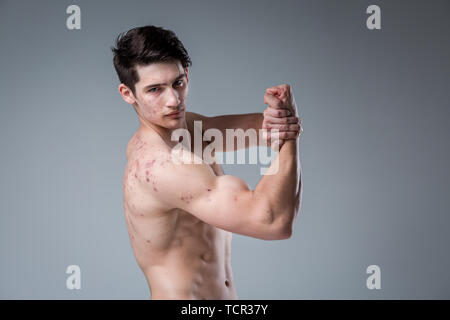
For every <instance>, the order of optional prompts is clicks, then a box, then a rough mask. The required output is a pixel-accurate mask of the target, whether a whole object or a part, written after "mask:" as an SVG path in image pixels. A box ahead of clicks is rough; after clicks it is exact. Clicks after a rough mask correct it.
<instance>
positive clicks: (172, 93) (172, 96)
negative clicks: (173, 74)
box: [166, 88, 180, 107]
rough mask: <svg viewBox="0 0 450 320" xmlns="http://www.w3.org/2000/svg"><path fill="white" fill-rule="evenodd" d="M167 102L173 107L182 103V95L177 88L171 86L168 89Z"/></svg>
mask: <svg viewBox="0 0 450 320" xmlns="http://www.w3.org/2000/svg"><path fill="white" fill-rule="evenodd" d="M166 104H167V105H168V106H173V107H175V106H178V105H179V104H180V97H179V95H178V92H177V91H176V90H175V89H173V88H169V89H168V90H166Z"/></svg>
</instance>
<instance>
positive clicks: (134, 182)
mask: <svg viewBox="0 0 450 320" xmlns="http://www.w3.org/2000/svg"><path fill="white" fill-rule="evenodd" d="M190 131H191V130H190ZM154 149H158V150H165V152H167V153H166V155H167V157H162V156H160V157H157V158H156V159H153V160H154V162H153V160H151V161H147V162H145V161H142V160H141V159H149V155H151V154H152V153H153V150H154ZM150 158H151V156H150ZM127 159H128V164H127V167H126V172H125V177H124V208H125V217H126V223H127V228H128V232H129V236H130V241H131V245H132V248H133V251H134V253H135V256H136V259H137V261H138V264H139V266H140V268H141V269H142V270H143V272H144V274H145V276H146V278H147V282H148V284H149V286H150V290H151V293H152V295H151V298H152V299H196V300H201V299H237V293H236V288H235V286H234V280H233V274H232V271H231V239H232V233H231V232H228V231H225V230H221V229H219V228H216V227H214V226H212V225H209V224H206V223H204V222H203V221H201V220H200V219H198V218H196V217H195V216H193V215H191V214H190V213H189V212H186V211H184V210H181V209H179V208H174V209H171V210H167V209H166V208H165V207H164V206H161V205H160V203H159V200H158V199H157V197H158V182H157V178H156V177H154V176H153V175H152V169H153V167H156V166H160V167H164V166H165V165H166V164H167V162H168V161H171V160H170V148H169V146H167V145H166V144H165V143H164V142H163V141H162V140H161V139H160V138H159V136H155V135H154V134H152V132H148V131H142V130H140V131H138V132H137V133H136V134H135V135H134V136H133V138H132V139H131V140H130V142H129V144H128V148H127ZM210 167H211V170H212V171H213V172H214V174H215V175H217V176H220V175H223V171H222V168H221V166H220V165H219V164H217V163H215V164H211V165H210ZM142 182H143V183H147V184H151V185H152V189H153V191H154V193H148V192H147V189H145V188H141V187H140V185H141V183H142ZM180 182H181V181H180ZM189 197H190V196H189V194H186V195H185V199H186V200H185V201H190V199H189Z"/></svg>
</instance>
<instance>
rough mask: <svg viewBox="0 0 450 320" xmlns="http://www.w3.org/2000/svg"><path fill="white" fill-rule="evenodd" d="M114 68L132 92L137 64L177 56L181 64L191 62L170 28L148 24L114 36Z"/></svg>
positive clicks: (185, 65) (165, 59)
mask: <svg viewBox="0 0 450 320" xmlns="http://www.w3.org/2000/svg"><path fill="white" fill-rule="evenodd" d="M115 45H116V47H115V48H114V47H111V50H112V51H113V52H114V58H113V62H114V68H115V69H116V72H117V75H118V76H119V80H120V82H121V83H123V84H125V85H126V86H127V87H128V88H130V89H131V91H132V92H133V94H135V84H136V83H137V82H138V81H139V75H138V73H137V70H136V66H137V65H148V64H150V63H155V62H167V61H175V60H179V61H180V62H181V65H182V66H183V68H186V67H188V66H191V65H192V62H191V59H190V58H189V55H188V53H187V51H186V49H185V48H184V46H183V44H182V43H181V41H180V40H179V39H178V38H177V36H176V35H175V33H174V32H173V31H171V30H166V29H163V28H160V27H156V26H152V25H148V26H144V27H138V28H133V29H131V30H129V31H127V32H126V33H121V34H119V35H118V36H117V38H116V43H115Z"/></svg>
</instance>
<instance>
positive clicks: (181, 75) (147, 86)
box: [144, 73, 186, 90]
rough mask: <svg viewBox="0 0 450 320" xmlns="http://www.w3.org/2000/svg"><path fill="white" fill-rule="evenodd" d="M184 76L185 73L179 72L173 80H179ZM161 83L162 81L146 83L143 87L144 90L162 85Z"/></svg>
mask: <svg viewBox="0 0 450 320" xmlns="http://www.w3.org/2000/svg"><path fill="white" fill-rule="evenodd" d="M185 76H186V74H185V73H182V74H180V75H179V76H178V77H176V78H175V80H174V82H175V81H177V80H180V79H182V78H184V77H185ZM162 85H164V83H154V84H149V85H146V86H145V87H144V90H147V89H150V88H152V87H159V86H162Z"/></svg>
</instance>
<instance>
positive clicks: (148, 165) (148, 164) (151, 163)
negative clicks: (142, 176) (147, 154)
mask: <svg viewBox="0 0 450 320" xmlns="http://www.w3.org/2000/svg"><path fill="white" fill-rule="evenodd" d="M155 161H156V160H153V161H152V162H147V163H146V164H145V167H146V168H151V167H152V166H153V165H154V164H155Z"/></svg>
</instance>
